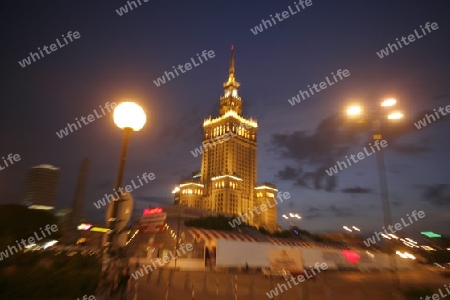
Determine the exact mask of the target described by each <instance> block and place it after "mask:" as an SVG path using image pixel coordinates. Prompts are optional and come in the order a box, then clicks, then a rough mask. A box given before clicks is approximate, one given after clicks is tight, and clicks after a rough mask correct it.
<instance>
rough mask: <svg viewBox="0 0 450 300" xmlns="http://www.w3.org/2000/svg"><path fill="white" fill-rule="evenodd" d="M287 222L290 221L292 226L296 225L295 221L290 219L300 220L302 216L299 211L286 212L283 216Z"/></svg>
mask: <svg viewBox="0 0 450 300" xmlns="http://www.w3.org/2000/svg"><path fill="white" fill-rule="evenodd" d="M282 217H283V218H284V219H285V220H286V222H288V224H289V225H291V227H293V226H296V225H294V223H293V222H292V221H289V219H294V220H295V219H296V220H300V219H301V218H302V217H301V216H300V215H299V214H298V213H292V212H291V213H288V214H284V215H283V216H282Z"/></svg>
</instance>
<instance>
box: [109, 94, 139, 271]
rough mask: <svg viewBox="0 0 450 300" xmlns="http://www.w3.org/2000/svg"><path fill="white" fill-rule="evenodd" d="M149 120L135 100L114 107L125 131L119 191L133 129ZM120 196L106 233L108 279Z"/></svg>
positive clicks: (120, 125)
mask: <svg viewBox="0 0 450 300" xmlns="http://www.w3.org/2000/svg"><path fill="white" fill-rule="evenodd" d="M146 121H147V117H146V115H145V112H144V110H143V109H142V107H140V106H139V105H138V104H136V103H134V102H122V103H120V104H119V105H118V106H117V107H116V108H115V109H114V123H115V124H116V125H117V126H118V127H119V128H121V129H123V131H124V135H123V141H122V151H121V154H120V160H119V170H118V173H117V180H116V185H115V190H116V191H119V189H121V186H122V178H123V172H124V169H125V162H126V158H127V149H128V143H129V141H130V135H131V132H132V131H139V130H141V129H142V128H143V127H144V125H145V123H146ZM118 195H119V198H114V199H112V202H111V204H110V205H112V212H111V215H110V217H109V219H108V227H109V231H108V232H107V234H106V242H105V244H104V245H103V261H102V278H103V279H106V277H107V276H108V272H109V269H110V264H111V257H112V251H113V248H114V247H113V246H114V242H115V236H116V234H117V232H116V224H117V221H118V210H119V201H122V193H118Z"/></svg>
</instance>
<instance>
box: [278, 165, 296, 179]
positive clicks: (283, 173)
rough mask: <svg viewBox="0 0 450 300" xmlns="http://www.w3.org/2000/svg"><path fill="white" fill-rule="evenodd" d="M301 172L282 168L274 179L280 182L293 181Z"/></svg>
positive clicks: (287, 167) (290, 168)
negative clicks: (276, 178)
mask: <svg viewBox="0 0 450 300" xmlns="http://www.w3.org/2000/svg"><path fill="white" fill-rule="evenodd" d="M301 172H302V171H301V170H296V169H294V168H292V167H289V166H286V167H284V170H280V171H278V173H277V175H276V177H278V178H279V179H281V180H295V179H296V178H297V177H298V176H299V175H300V173H301Z"/></svg>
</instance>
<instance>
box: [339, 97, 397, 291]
mask: <svg viewBox="0 0 450 300" xmlns="http://www.w3.org/2000/svg"><path fill="white" fill-rule="evenodd" d="M396 104H397V100H396V99H394V98H388V99H385V100H384V101H382V102H381V103H380V105H379V106H377V107H376V108H375V109H373V110H372V111H370V112H369V115H368V116H365V117H366V118H367V119H368V120H369V121H371V125H372V138H373V139H374V140H381V139H382V135H383V129H384V127H383V125H384V121H385V120H386V119H387V120H398V119H402V118H403V114H402V113H401V112H392V113H390V114H386V113H385V112H383V108H386V107H392V106H395V105H396ZM361 112H362V109H361V108H358V106H352V107H350V108H349V109H348V110H347V115H349V116H350V117H355V116H358V115H362V113H361ZM376 158H377V168H378V178H379V184H380V198H381V203H382V206H383V214H384V227H385V228H388V226H390V225H392V215H391V207H390V203H389V194H388V184H387V179H386V169H385V165H384V152H383V151H377V152H376ZM389 258H390V262H391V267H392V272H393V283H394V288H395V289H396V290H397V291H399V288H400V282H399V278H398V274H397V262H396V260H395V256H394V255H393V254H391V253H390V254H389Z"/></svg>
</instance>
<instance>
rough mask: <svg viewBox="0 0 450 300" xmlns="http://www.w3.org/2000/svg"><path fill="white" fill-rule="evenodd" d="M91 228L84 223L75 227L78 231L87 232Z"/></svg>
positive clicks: (90, 225)
mask: <svg viewBox="0 0 450 300" xmlns="http://www.w3.org/2000/svg"><path fill="white" fill-rule="evenodd" d="M91 227H92V224H85V223H81V224H80V225H78V226H77V229H78V230H89V228H91Z"/></svg>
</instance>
